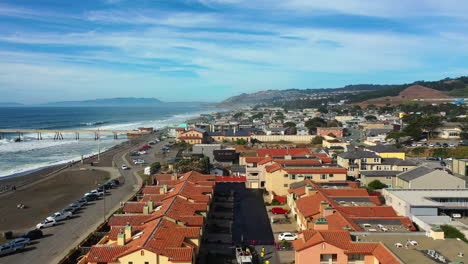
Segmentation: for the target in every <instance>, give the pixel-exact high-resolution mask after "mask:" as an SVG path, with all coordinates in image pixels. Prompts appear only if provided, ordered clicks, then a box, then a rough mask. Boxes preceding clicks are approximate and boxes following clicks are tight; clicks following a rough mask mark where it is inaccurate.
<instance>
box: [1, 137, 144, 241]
mask: <svg viewBox="0 0 468 264" xmlns="http://www.w3.org/2000/svg"><path fill="white" fill-rule="evenodd" d="M148 137H149V136H143V137H141V138H138V139H132V140H131V141H127V142H124V143H122V144H121V145H118V146H116V147H114V148H112V149H110V150H108V151H106V152H103V153H101V155H100V160H99V161H98V159H97V155H95V156H94V157H93V158H91V159H86V160H85V161H84V164H81V163H75V164H73V165H69V166H66V165H65V166H64V165H58V166H54V167H49V168H44V169H42V170H39V171H35V172H32V173H30V174H27V175H23V176H18V177H13V178H7V179H3V180H2V179H0V185H9V186H16V190H15V191H8V192H5V193H1V194H0V199H1V201H2V202H1V203H0V212H2V214H1V216H0V232H5V231H13V232H14V233H21V232H24V231H26V230H28V229H29V228H31V227H33V226H34V225H35V224H37V223H39V222H40V221H42V220H43V219H44V218H45V217H47V216H49V215H50V214H52V213H54V212H56V211H58V210H60V209H63V208H64V207H66V206H67V205H68V204H69V203H70V202H72V201H74V200H76V199H79V198H80V197H82V196H83V194H85V193H86V192H88V191H90V190H92V189H94V188H96V186H97V185H98V184H100V183H103V182H106V181H108V180H109V178H110V174H109V172H108V171H106V170H108V169H109V168H110V167H112V165H113V164H112V163H113V162H112V160H113V157H114V155H115V154H116V153H118V152H121V151H122V150H124V149H127V148H128V149H129V148H130V147H131V146H134V144H141V143H142V142H145V141H146V140H147V138H148ZM91 163H93V165H92V166H91ZM64 167H66V168H64ZM100 168H102V169H101V170H100ZM58 169H61V170H60V171H59V172H56V173H53V172H54V171H57V170H58ZM83 169H84V170H83ZM18 203H23V204H25V205H26V208H25V209H18V208H17V204H18ZM0 240H2V239H0ZM0 242H1V241H0Z"/></svg>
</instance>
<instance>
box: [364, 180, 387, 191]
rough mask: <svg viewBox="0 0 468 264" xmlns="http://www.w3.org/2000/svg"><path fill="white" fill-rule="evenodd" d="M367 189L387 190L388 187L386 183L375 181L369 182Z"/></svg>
mask: <svg viewBox="0 0 468 264" xmlns="http://www.w3.org/2000/svg"><path fill="white" fill-rule="evenodd" d="M367 187H368V188H369V189H370V190H380V189H383V188H387V185H386V184H385V183H383V182H381V181H379V180H373V181H371V182H369V184H367ZM372 192H373V191H372Z"/></svg>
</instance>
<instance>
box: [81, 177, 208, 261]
mask: <svg viewBox="0 0 468 264" xmlns="http://www.w3.org/2000/svg"><path fill="white" fill-rule="evenodd" d="M154 183H155V185H149V186H145V187H144V188H143V197H142V198H141V199H140V200H139V201H130V202H126V203H125V204H124V207H123V209H122V211H123V213H122V214H114V215H113V216H112V217H111V218H110V219H109V222H108V225H109V226H110V231H109V232H108V234H107V235H106V236H104V237H103V238H102V239H101V240H100V241H99V242H98V243H97V244H96V245H95V246H92V247H91V249H90V251H89V252H88V253H87V254H86V255H85V256H84V258H83V259H81V260H80V261H79V264H84V263H96V264H98V263H99V264H103V263H111V264H128V263H166V264H171V263H186V264H189V263H195V259H196V255H197V252H198V248H199V246H200V239H201V235H202V234H203V230H204V220H205V218H206V217H207V215H208V212H209V208H210V204H211V197H212V194H213V187H214V184H215V176H214V175H204V174H201V173H198V172H188V173H184V174H162V175H157V176H156V178H155V182H154Z"/></svg>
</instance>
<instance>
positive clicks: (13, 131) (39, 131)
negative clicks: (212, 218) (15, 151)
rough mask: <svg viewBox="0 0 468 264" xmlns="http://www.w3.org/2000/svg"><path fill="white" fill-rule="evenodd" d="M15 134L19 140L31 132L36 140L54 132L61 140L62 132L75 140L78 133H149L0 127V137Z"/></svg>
mask: <svg viewBox="0 0 468 264" xmlns="http://www.w3.org/2000/svg"><path fill="white" fill-rule="evenodd" d="M6 133H8V134H17V135H18V137H17V138H18V139H19V141H21V138H22V137H23V134H24V133H32V134H36V135H37V140H42V134H54V140H63V139H64V137H63V134H73V136H74V138H75V140H79V139H80V134H94V140H99V139H100V138H101V134H113V135H114V139H118V135H119V134H125V135H133V136H135V135H146V134H149V133H151V132H150V131H144V130H106V129H104V130H101V129H0V139H2V138H4V134H6Z"/></svg>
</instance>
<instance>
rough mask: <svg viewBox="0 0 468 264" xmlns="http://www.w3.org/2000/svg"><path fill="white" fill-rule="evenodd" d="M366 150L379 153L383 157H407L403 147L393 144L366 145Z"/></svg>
mask: <svg viewBox="0 0 468 264" xmlns="http://www.w3.org/2000/svg"><path fill="white" fill-rule="evenodd" d="M364 150H367V151H371V152H375V153H377V155H379V156H380V157H382V158H396V159H402V160H405V159H406V154H405V151H404V150H403V149H399V148H397V147H395V146H393V145H376V146H369V147H365V148H364Z"/></svg>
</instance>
